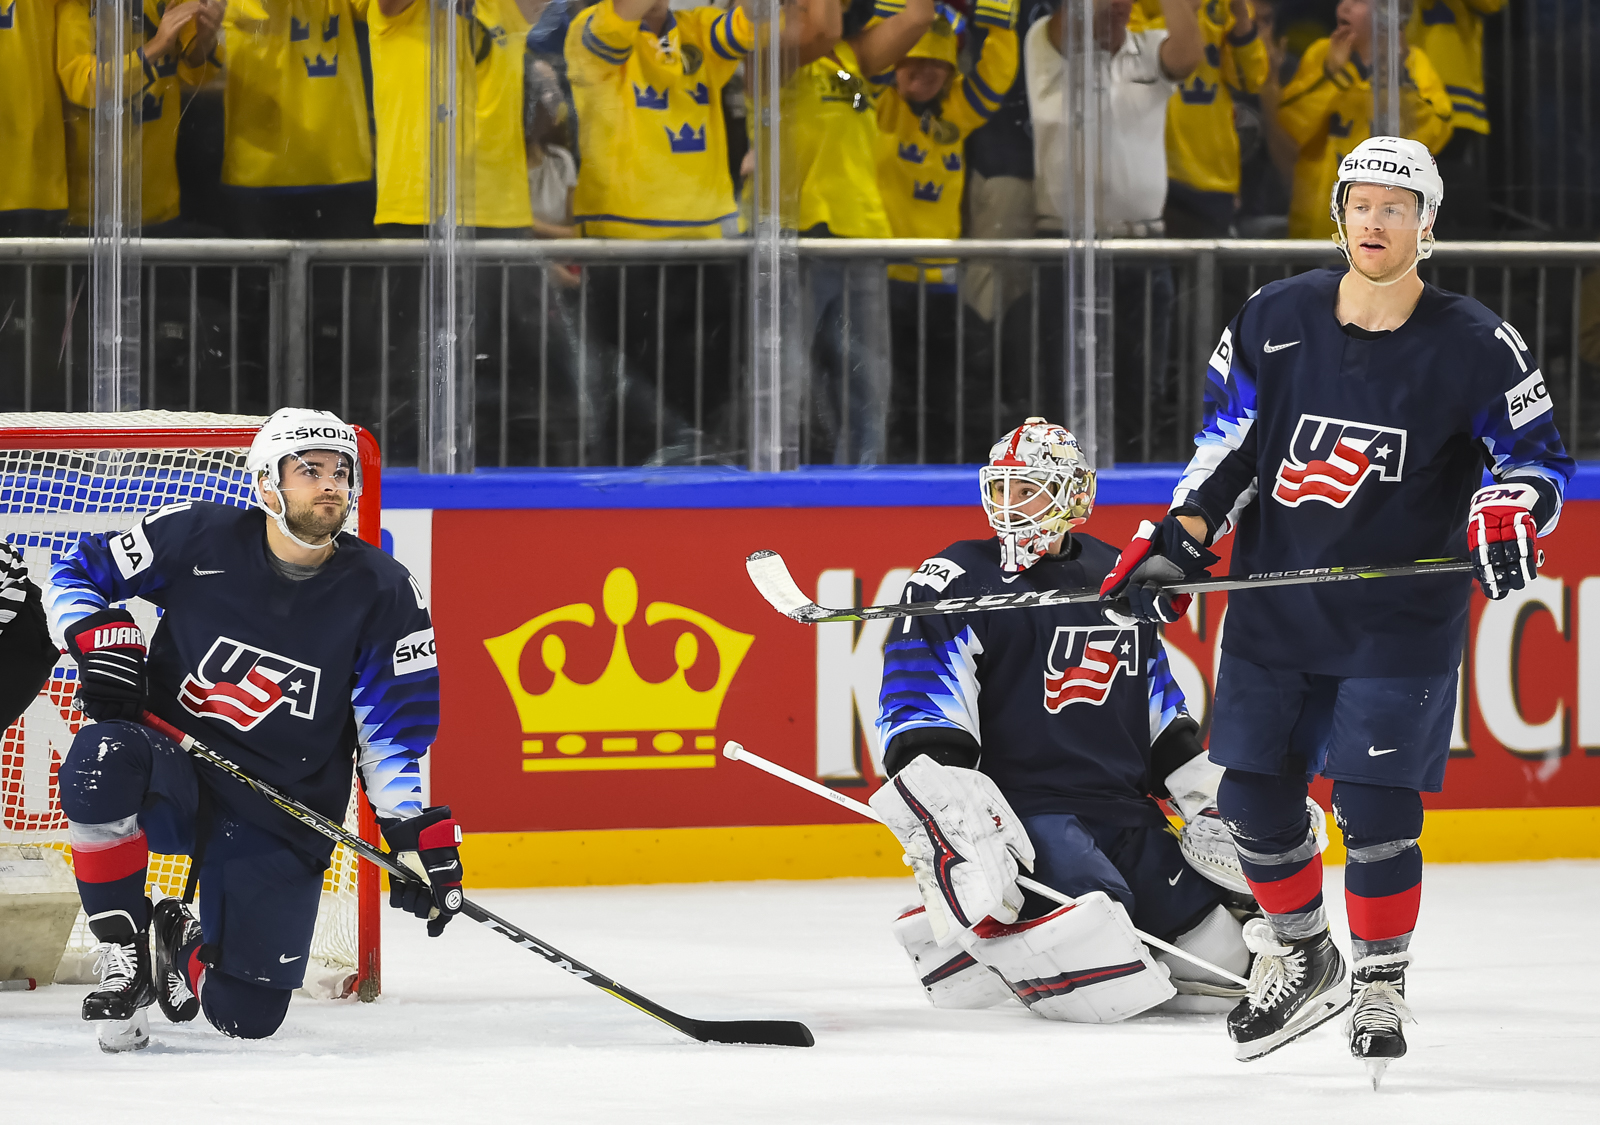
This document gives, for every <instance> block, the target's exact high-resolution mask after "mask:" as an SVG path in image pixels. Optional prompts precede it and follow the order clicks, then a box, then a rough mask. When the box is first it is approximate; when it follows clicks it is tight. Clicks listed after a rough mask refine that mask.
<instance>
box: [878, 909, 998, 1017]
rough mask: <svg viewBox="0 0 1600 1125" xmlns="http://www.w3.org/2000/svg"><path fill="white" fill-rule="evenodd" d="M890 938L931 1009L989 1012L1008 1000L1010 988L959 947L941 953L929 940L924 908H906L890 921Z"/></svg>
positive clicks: (933, 941) (929, 933)
mask: <svg viewBox="0 0 1600 1125" xmlns="http://www.w3.org/2000/svg"><path fill="white" fill-rule="evenodd" d="M894 936H895V940H896V941H898V942H899V943H900V945H901V947H902V948H904V949H905V951H906V956H907V957H910V958H911V967H912V968H913V969H914V970H915V971H916V974H917V979H918V981H920V982H921V984H922V991H923V992H924V993H925V994H926V995H927V997H928V1002H929V1003H930V1004H932V1005H933V1006H934V1007H935V1008H992V1007H994V1006H995V1005H996V1004H1001V1003H1004V1002H1005V1001H1007V1000H1009V999H1011V987H1010V986H1009V985H1007V984H1006V982H1005V981H1003V980H1001V979H1000V977H999V976H998V975H996V974H995V972H994V970H992V969H989V968H986V967H985V966H983V965H980V964H979V963H978V962H977V960H976V959H975V958H974V957H973V956H972V954H970V953H968V952H967V951H966V950H965V949H962V948H961V947H960V946H957V945H951V946H947V947H946V948H944V949H940V948H939V943H938V942H937V941H935V940H934V937H933V925H932V924H931V923H930V922H929V921H928V911H927V907H925V906H908V907H906V909H905V910H903V911H901V912H900V917H898V918H896V919H895V921H894Z"/></svg>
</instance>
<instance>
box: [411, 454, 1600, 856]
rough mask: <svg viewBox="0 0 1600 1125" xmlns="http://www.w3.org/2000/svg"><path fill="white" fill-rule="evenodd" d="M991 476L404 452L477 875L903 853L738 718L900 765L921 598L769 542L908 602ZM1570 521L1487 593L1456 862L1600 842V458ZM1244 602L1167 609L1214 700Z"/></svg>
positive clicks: (1450, 800)
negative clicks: (886, 696)
mask: <svg viewBox="0 0 1600 1125" xmlns="http://www.w3.org/2000/svg"><path fill="white" fill-rule="evenodd" d="M976 475H977V474H976V471H975V469H972V468H965V469H949V468H938V469H911V468H905V469H900V468H893V469H891V468H884V469H858V470H846V469H811V470H804V471H802V472H798V473H787V474H774V475H760V474H750V473H744V472H741V471H738V470H731V469H667V470H616V471H594V472H584V471H555V470H552V471H544V472H540V471H511V470H507V471H501V472H494V471H489V472H483V471H480V472H479V473H477V474H474V475H473V476H471V477H457V478H449V477H425V476H420V475H417V474H414V473H405V472H394V471H391V472H390V473H388V474H386V476H385V481H384V501H385V507H384V514H383V523H384V538H385V541H386V543H387V544H389V545H391V546H392V549H393V550H394V553H395V554H396V556H397V557H398V558H400V559H401V560H402V561H403V562H405V563H406V564H407V565H408V566H409V567H411V569H412V570H413V572H414V573H416V574H417V576H418V578H419V580H420V581H421V582H422V584H423V585H424V588H425V589H428V590H429V591H430V596H431V601H432V609H433V613H434V621H435V627H436V630H437V636H438V649H439V654H440V669H441V678H442V682H443V699H442V706H443V726H442V729H441V733H440V738H439V742H438V744H437V745H436V746H435V749H434V752H433V754H432V755H431V759H432V761H431V764H430V766H429V786H430V791H431V792H430V800H431V801H432V802H434V803H447V804H449V805H451V806H452V808H453V809H454V811H455V814H456V816H457V817H458V819H460V820H461V822H462V823H463V825H465V826H466V827H468V828H469V829H471V831H469V832H468V835H467V844H466V847H465V852H466V861H467V867H468V870H469V872H471V873H472V877H473V879H474V881H475V882H477V883H478V884H479V885H483V886H561V885H578V884H586V883H594V884H604V883H643V882H682V881H698V880H724V879H763V878H826V877H831V876H846V875H895V874H900V873H903V872H904V871H905V868H904V867H903V866H902V864H901V862H900V851H899V848H898V847H897V846H896V845H895V843H894V840H893V838H892V837H890V836H889V835H888V833H887V832H886V831H885V830H884V829H882V828H880V827H878V826H877V825H874V824H870V823H866V822H864V821H860V820H859V819H857V818H854V817H852V815H851V814H850V813H849V812H848V811H846V810H843V809H839V808H836V807H835V806H833V805H831V804H829V803H828V802H825V801H822V800H820V799H819V798H817V797H815V796H813V795H810V794H807V793H804V792H801V791H799V790H797V789H792V788H790V787H789V786H786V785H784V784H782V783H780V782H777V781H775V780H773V779H771V778H769V777H767V776H765V775H764V774H761V773H759V772H757V771H755V770H754V769H751V768H749V767H747V766H743V765H739V764H737V763H733V762H730V761H728V760H726V759H723V758H721V757H720V756H719V754H718V750H719V749H720V747H721V745H722V744H723V742H724V741H726V740H728V739H736V740H738V741H739V742H741V743H743V744H745V745H746V746H747V747H749V748H750V749H751V750H753V751H755V752H757V753H759V754H762V755H764V756H766V757H768V758H770V759H772V760H774V761H777V762H779V763H781V764H782V765H785V766H787V767H789V768H790V769H793V770H796V771H798V772H800V773H803V774H805V775H807V776H810V777H816V778H820V779H822V780H825V781H826V782H827V783H828V784H830V785H832V786H834V787H836V788H838V789H839V790H840V791H841V792H843V793H846V794H848V795H851V796H854V797H859V798H861V799H865V798H866V797H867V796H869V795H870V794H871V792H872V791H873V788H874V787H875V786H876V785H877V784H878V783H879V769H878V760H879V757H880V748H879V747H878V745H877V739H876V731H875V730H874V729H873V718H874V716H875V714H876V700H877V691H878V683H879V680H880V677H881V671H882V648H883V644H884V642H885V640H886V639H887V638H888V636H889V632H890V629H891V628H893V627H894V626H893V625H892V623H890V622H869V623H865V624H861V625H859V626H858V625H855V624H849V623H838V624H830V625H822V626H814V627H808V626H802V625H799V624H796V623H794V622H791V621H789V620H787V619H786V618H783V617H781V616H780V615H778V614H777V613H775V612H774V611H773V610H772V609H771V608H770V607H769V606H768V605H767V604H766V603H765V602H764V601H763V600H762V599H761V598H760V596H759V595H758V594H757V593H756V592H755V591H754V589H753V588H752V587H751V586H750V584H749V582H748V581H747V580H746V577H745V574H744V566H743V560H744V557H745V555H746V554H748V553H749V552H750V551H752V550H755V549H757V548H771V549H774V550H777V551H779V552H780V553H782V554H783V556H784V557H785V559H786V560H787V561H788V563H789V565H790V568H791V570H792V571H793V573H794V576H795V578H796V580H797V581H798V582H799V583H800V585H801V587H802V588H803V589H804V590H805V591H806V592H807V593H808V594H810V595H814V596H815V597H816V600H818V601H819V602H821V603H822V604H827V605H846V604H853V603H854V604H860V603H866V602H886V601H894V600H896V599H897V598H898V596H899V593H900V589H901V586H902V585H903V583H904V581H905V579H906V576H907V575H908V574H909V573H911V571H912V570H914V569H915V568H916V567H917V566H918V565H919V564H920V563H921V562H922V561H923V559H925V558H927V557H929V556H931V555H934V554H936V553H938V551H939V550H940V549H941V548H942V547H944V546H945V545H947V544H948V543H950V542H951V541H953V540H956V539H962V538H974V537H981V536H984V535H986V534H988V529H987V525H986V524H985V523H984V520H983V517H982V513H981V511H980V510H979V508H978V505H977V503H976V499H977V496H976V488H977V485H976ZM1176 475H1177V471H1176V467H1175V466H1140V467H1138V468H1134V469H1128V470H1113V471H1110V472H1107V473H1105V474H1103V475H1102V478H1101V486H1100V492H1099V500H1098V503H1097V506H1096V508H1095V513H1094V517H1093V520H1092V521H1091V523H1090V525H1089V527H1088V530H1089V531H1090V532H1091V533H1093V534H1095V535H1097V536H1098V537H1100V538H1102V539H1105V540H1107V541H1108V542H1111V543H1113V544H1120V543H1121V542H1124V541H1125V540H1126V539H1127V537H1128V536H1129V535H1130V534H1131V533H1132V532H1133V530H1134V529H1135V527H1136V526H1137V524H1138V521H1139V520H1140V519H1143V518H1152V517H1154V518H1159V515H1160V513H1161V512H1162V511H1163V510H1164V509H1165V506H1166V503H1167V501H1168V499H1169V498H1170V495H1171V488H1172V484H1173V482H1174V481H1175V479H1176ZM1541 546H1543V547H1544V549H1545V552H1546V555H1547V562H1546V566H1545V568H1544V570H1543V571H1542V572H1541V575H1540V577H1539V579H1538V581H1537V582H1536V583H1535V584H1534V586H1533V587H1532V588H1530V589H1528V590H1525V591H1522V592H1520V593H1517V594H1513V595H1512V596H1511V597H1509V598H1507V599H1506V600H1504V601H1501V602H1497V603H1489V602H1487V601H1485V600H1484V599H1483V598H1482V597H1481V596H1478V595H1474V597H1473V603H1472V614H1471V632H1470V635H1469V637H1468V641H1467V646H1466V657H1465V660H1464V662H1463V673H1464V674H1463V676H1462V677H1461V691H1460V695H1459V699H1458V704H1457V714H1456V723H1455V732H1454V736H1453V738H1452V751H1451V762H1450V765H1449V768H1448V772H1447V776H1446V782H1445V789H1444V792H1443V793H1440V794H1430V795H1427V796H1426V798H1425V803H1426V805H1427V807H1428V820H1427V828H1426V832H1425V835H1424V837H1423V847H1424V850H1425V853H1426V855H1427V856H1428V858H1429V859H1430V860H1431V861H1495V860H1522V859H1546V858H1558V857H1594V856H1600V466H1595V467H1593V468H1592V469H1591V467H1589V466H1584V467H1583V468H1582V469H1581V470H1580V475H1579V478H1578V480H1577V481H1575V482H1574V485H1573V487H1572V488H1571V489H1570V490H1569V493H1568V504H1567V507H1566V510H1565V514H1564V515H1563V518H1562V521H1561V526H1560V528H1559V529H1558V530H1557V531H1556V533H1555V534H1553V535H1552V536H1551V537H1549V538H1548V539H1546V540H1543V541H1541ZM1222 553H1223V554H1224V557H1226V554H1227V552H1226V551H1224V552H1222ZM1350 561H1351V562H1352V563H1387V562H1398V561H1403V560H1389V559H1370V560H1369V559H1362V560H1355V559H1352V560H1350ZM1400 581H1403V580H1400ZM1225 629H1226V596H1225V595H1209V596H1207V597H1206V598H1204V599H1197V600H1196V602H1195V605H1194V607H1193V609H1192V611H1191V613H1190V614H1189V616H1188V617H1187V618H1186V619H1185V620H1184V621H1181V622H1178V623H1177V624H1175V625H1173V626H1170V627H1169V628H1168V630H1167V635H1166V636H1167V645H1168V651H1169V655H1170V657H1171V659H1172V663H1173V666H1174V671H1175V672H1176V674H1177V676H1178V679H1179V681H1180V683H1181V684H1182V686H1183V688H1184V691H1185V694H1186V695H1187V697H1188V698H1189V701H1190V708H1191V711H1192V712H1193V713H1194V714H1195V716H1196V718H1199V719H1201V721H1202V722H1203V723H1204V722H1205V721H1206V719H1207V718H1208V716H1207V715H1206V712H1207V710H1208V707H1209V699H1210V684H1211V677H1212V670H1213V667H1214V665H1215V659H1216V653H1217V651H1218V645H1219V641H1220V638H1221V636H1222V633H1223V631H1224V630H1225ZM1314 792H1315V793H1316V794H1317V795H1318V796H1320V797H1321V798H1322V799H1323V801H1324V804H1326V797H1327V792H1326V787H1325V786H1323V787H1321V788H1320V789H1315V790H1314ZM1330 827H1333V826H1331V825H1330ZM1333 833H1334V836H1335V844H1334V849H1333V851H1332V852H1330V855H1329V858H1330V859H1331V860H1333V861H1335V862H1337V861H1338V860H1339V859H1340V858H1341V855H1342V849H1340V847H1339V845H1338V843H1337V829H1336V827H1334V828H1333Z"/></svg>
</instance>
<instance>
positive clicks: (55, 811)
mask: <svg viewBox="0 0 1600 1125" xmlns="http://www.w3.org/2000/svg"><path fill="white" fill-rule="evenodd" d="M263 421H264V419H262V418H254V417H247V416H240V415H219V414H188V413H172V412H166V411H153V410H152V411H132V412H127V413H122V414H6V413H0V536H4V538H5V539H7V540H8V541H9V542H10V543H11V545H12V546H13V547H14V548H16V549H17V550H18V551H20V552H21V553H22V556H23V559H24V560H25V561H26V563H27V565H28V572H29V575H30V576H31V577H32V578H33V580H34V581H35V582H36V583H38V584H39V586H40V588H41V589H43V588H44V587H45V586H46V585H48V582H49V574H50V567H51V565H52V564H53V563H55V562H56V561H57V560H58V559H59V558H60V557H61V556H62V555H63V554H64V553H66V552H67V551H69V550H71V548H72V545H73V544H74V543H75V542H76V541H77V539H78V537H79V536H81V535H84V534H86V533H90V532H104V531H122V530H125V529H126V528H128V527H130V526H131V525H132V524H133V523H135V522H136V521H137V520H138V519H139V518H140V517H142V516H143V515H144V514H145V513H146V512H149V511H152V510H153V509H155V508H159V507H162V506H163V505H166V504H174V503H178V502H180V501H184V500H212V501H216V502H219V503H224V504H237V505H240V506H246V505H248V504H249V503H250V488H249V483H248V481H247V479H246V477H245V472H244V456H245V450H246V447H247V446H248V437H243V438H242V439H241V434H244V433H247V432H248V431H253V430H254V429H255V428H257V427H258V426H260V425H261V423H262V422H263ZM41 430H45V431H54V432H57V433H59V434H60V435H61V436H60V438H59V440H56V441H55V444H54V445H52V440H53V437H54V435H53V434H51V433H45V434H41V433H39V432H38V431H41ZM85 430H104V441H103V442H102V441H99V440H98V438H99V434H94V435H92V436H86V435H85V434H84V433H83V432H82V431H85ZM68 431H77V432H76V433H73V434H72V435H71V436H70V438H69V437H68V436H67V435H68ZM230 431H231V432H230ZM354 519H355V513H352V521H353V520H354ZM352 530H353V529H352ZM128 609H129V611H130V612H131V613H132V614H133V616H134V618H135V619H136V620H138V621H139V623H140V624H141V625H142V626H143V627H144V629H145V631H146V634H147V635H148V634H149V632H151V631H152V630H153V629H154V628H155V625H156V620H157V613H156V607H155V606H153V605H151V604H149V603H147V602H145V601H143V600H142V599H139V600H135V601H133V602H130V603H128ZM76 689H77V669H76V667H75V666H74V664H73V663H72V660H71V659H70V658H69V657H65V656H63V657H62V659H61V661H60V662H59V663H58V664H57V665H56V667H55V669H54V671H53V672H52V673H51V675H50V680H49V682H48V683H47V684H46V685H45V689H44V690H43V691H42V692H40V694H39V696H38V698H37V699H35V700H34V702H33V703H32V705H30V706H29V707H28V709H27V711H26V712H25V713H24V714H23V716H22V717H21V718H20V719H18V720H17V722H16V723H15V724H13V725H12V726H11V727H10V729H8V730H6V731H5V732H4V734H3V735H0V844H39V845H43V846H47V847H52V848H57V849H59V850H60V851H61V852H62V853H63V854H65V856H66V857H67V860H68V862H69V863H70V862H71V858H72V850H71V848H70V847H69V846H68V844H67V822H66V818H65V816H64V815H63V814H62V812H61V801H60V792H59V789H58V781H57V774H58V771H59V770H60V767H61V760H62V758H63V757H64V756H65V755H66V752H67V749H68V747H69V746H70V745H71V742H72V736H73V735H74V734H75V733H76V732H77V729H78V727H79V726H80V725H81V723H82V720H83V716H82V715H81V714H80V713H79V712H78V711H76V710H75V709H74V708H73V704H72V698H73V695H74V694H75V692H76ZM359 801H360V797H359V793H358V790H357V789H356V788H355V787H354V786H352V789H351V797H350V805H349V809H348V812H347V815H346V818H345V827H347V828H349V829H350V830H351V831H359V830H360V827H359V815H358V806H359ZM357 868H358V864H357V861H356V858H355V856H354V854H353V853H351V852H350V850H349V849H348V848H346V847H344V846H343V845H340V846H339V848H338V849H337V850H336V851H335V852H334V855H333V860H332V863H331V865H330V866H329V868H328V872H327V875H326V877H325V879H324V882H323V887H322V908H321V911H320V913H319V914H318V916H317V928H316V935H315V937H314V938H313V940H312V946H311V960H312V961H313V965H312V966H311V967H310V969H309V970H308V972H307V976H306V984H307V989H308V991H311V992H312V993H313V994H318V995H342V994H344V993H345V992H347V991H348V990H349V988H350V987H352V986H353V984H354V981H355V978H356V975H357V971H358V966H360V965H361V964H363V959H364V953H365V951H364V950H363V949H362V937H361V929H360V922H359V918H360V895H361V889H360V880H359V878H358V870H357ZM188 872H189V858H188V857H187V856H169V855H152V856H151V857H150V880H149V893H150V895H151V897H152V898H155V899H160V898H165V897H168V896H179V895H182V893H183V886H184V881H185V879H186V878H187V876H188ZM200 893H201V894H204V888H202V889H201V892H200ZM369 893H375V888H374V891H370V892H369ZM94 945H95V941H94V937H93V935H91V934H90V933H89V931H88V926H87V923H86V922H85V919H84V917H83V915H82V913H81V912H80V913H79V915H78V920H77V922H76V923H75V924H74V927H73V932H72V937H71V939H70V940H69V941H68V944H67V950H66V953H65V954H64V956H63V957H62V962H61V967H60V969H59V970H58V972H57V976H56V979H57V980H63V981H64V980H89V979H93V978H92V977H91V976H90V969H91V966H92V962H93V953H92V951H93V949H94Z"/></svg>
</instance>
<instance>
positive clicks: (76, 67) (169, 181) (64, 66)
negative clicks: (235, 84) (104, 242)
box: [56, 0, 214, 227]
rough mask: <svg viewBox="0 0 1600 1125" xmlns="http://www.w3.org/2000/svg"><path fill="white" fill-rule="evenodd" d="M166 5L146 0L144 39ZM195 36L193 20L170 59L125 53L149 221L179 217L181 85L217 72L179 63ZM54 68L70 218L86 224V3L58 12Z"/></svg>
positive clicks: (64, 0)
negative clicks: (62, 109) (61, 100)
mask: <svg viewBox="0 0 1600 1125" xmlns="http://www.w3.org/2000/svg"><path fill="white" fill-rule="evenodd" d="M165 7H166V6H165V4H163V3H161V2H160V0H144V36H143V38H144V41H145V42H148V41H149V40H150V39H151V38H153V37H154V36H155V33H156V29H157V28H158V27H160V25H161V14H162V12H163V11H164V10H165ZM194 36H195V26H194V23H193V22H192V21H191V22H190V23H189V24H188V25H187V26H186V27H184V29H183V30H182V31H181V32H179V33H178V44H179V45H178V47H177V49H176V50H174V51H173V52H172V53H171V54H168V55H167V56H166V57H165V58H163V59H160V60H157V61H156V62H148V61H146V60H145V58H144V57H143V56H142V55H140V54H139V53H138V52H137V51H131V52H129V54H128V60H127V69H126V70H125V71H124V74H125V76H126V89H127V92H128V95H129V97H131V98H137V99H138V104H139V116H140V132H141V138H140V141H141V144H142V146H143V152H142V153H141V154H140V160H141V161H142V168H143V175H142V177H141V179H142V185H141V189H140V210H141V212H142V214H143V222H144V225H145V226H154V225H155V224H157V223H165V222H168V221H169V220H172V219H176V218H177V217H178V161H177V154H178V117H179V115H180V114H181V113H182V109H183V105H182V100H181V95H180V93H179V83H180V82H182V83H186V84H188V85H191V86H194V85H199V84H200V83H202V82H204V81H206V79H207V78H208V77H209V76H210V74H211V73H213V71H214V68H213V67H211V66H203V67H200V68H198V69H197V68H193V67H189V66H187V65H185V64H184V63H182V62H180V61H179V55H180V54H181V53H182V52H183V51H184V50H185V49H186V48H187V46H188V44H190V43H192V42H194ZM56 73H57V74H58V76H59V77H60V79H61V92H62V94H63V95H65V98H66V103H67V104H66V127H67V183H68V189H69V190H68V200H69V202H68V207H67V221H68V222H69V223H71V224H72V225H73V226H78V227H86V226H88V225H89V215H90V208H91V205H92V200H93V195H94V185H93V182H92V179H91V167H92V154H93V151H94V17H93V16H92V15H91V14H90V9H89V0H61V2H60V5H59V6H58V7H57V9H56Z"/></svg>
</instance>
